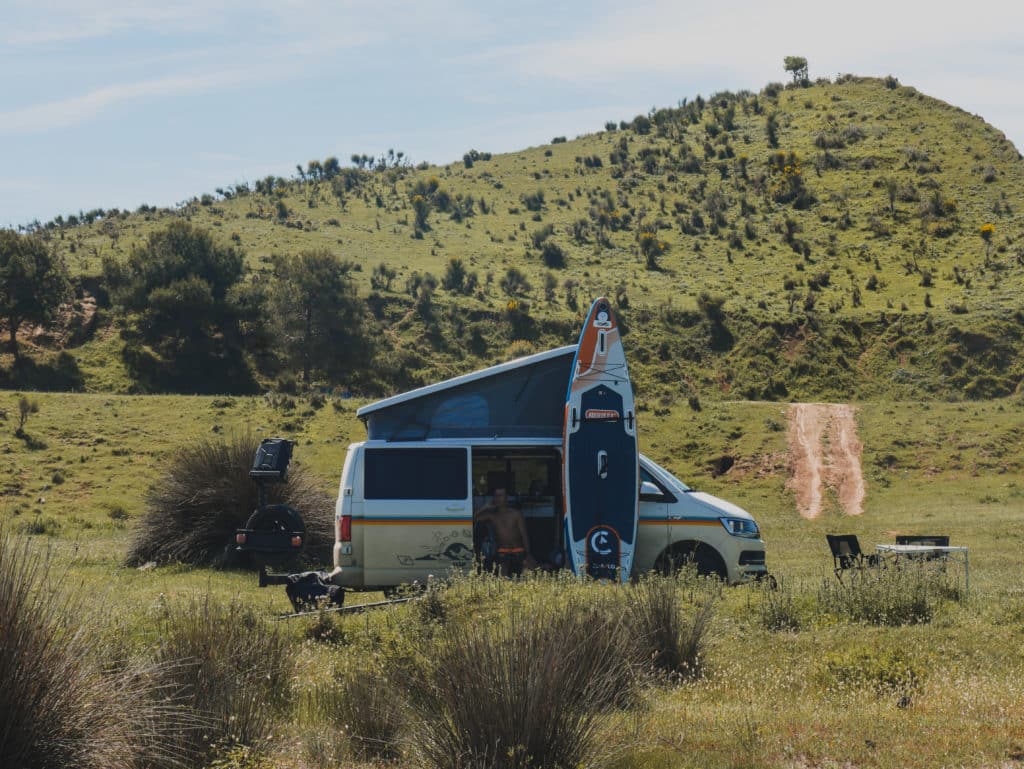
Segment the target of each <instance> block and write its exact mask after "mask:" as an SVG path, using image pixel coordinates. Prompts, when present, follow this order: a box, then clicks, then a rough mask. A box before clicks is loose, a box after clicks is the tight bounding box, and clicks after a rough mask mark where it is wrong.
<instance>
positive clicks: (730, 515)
mask: <svg viewBox="0 0 1024 769" xmlns="http://www.w3.org/2000/svg"><path fill="white" fill-rule="evenodd" d="M575 351H576V347H575V345H573V346H568V347H562V348H558V349H555V350H550V351H547V352H543V353H539V354H537V355H531V356H528V357H526V358H521V359H518V360H515V361H510V362H508V363H504V364H501V365H498V366H493V367H491V368H488V369H483V370H481V371H477V372H473V373H471V374H466V375H465V376H461V377H456V378H454V379H450V380H447V381H445V382H440V383H437V384H433V385H429V386H427V387H423V388H420V389H418V390H413V391H411V392H408V393H403V394H401V395H397V396H394V397H392V398H387V399H385V400H382V401H378V402H377V403H373V404H370V405H368V406H365V407H363V408H362V409H360V410H359V411H358V412H357V415H358V416H359V418H360V419H362V420H363V422H364V423H365V424H366V428H367V440H365V441H362V442H359V443H353V444H352V445H351V446H349V448H348V453H347V455H346V457H345V464H344V468H343V470H342V475H341V483H340V486H339V489H338V501H337V506H336V509H335V544H334V567H335V568H334V571H333V572H332V573H331V574H330V580H331V581H332V582H333V583H334V584H335V585H338V586H340V587H344V588H350V589H364V590H365V589H384V590H388V589H390V588H392V587H394V586H397V585H401V584H409V583H412V582H417V581H418V582H424V581H425V580H427V579H428V578H429V577H430V576H432V575H433V576H443V575H445V574H447V573H450V572H451V571H452V570H453V569H456V570H464V571H465V570H469V569H471V568H473V566H474V564H476V563H477V562H478V561H479V558H480V556H481V553H480V552H479V549H480V547H479V543H478V542H477V543H475V542H474V515H475V513H476V512H477V511H479V510H481V509H482V508H484V507H486V506H487V505H489V504H490V503H491V501H492V499H493V496H494V494H495V492H496V491H499V490H503V491H504V493H505V495H506V496H507V498H508V503H509V505H510V506H512V507H515V508H518V509H519V510H520V511H521V512H522V514H523V518H524V520H525V524H526V531H527V535H528V543H527V544H528V547H529V556H531V561H532V562H535V563H536V564H537V565H538V567H540V568H558V567H560V566H561V565H562V564H563V563H564V549H563V548H564V545H563V542H562V540H563V537H562V536H561V532H562V505H563V498H562V489H561V479H562V470H561V462H562V421H563V416H564V415H563V407H564V403H565V389H566V382H567V381H568V379H569V368H570V366H571V364H572V359H573V356H574V354H575ZM639 499H640V505H639V521H638V524H639V525H638V527H637V541H636V547H635V558H634V567H633V570H634V573H641V572H644V571H649V570H652V569H656V570H662V571H669V570H671V569H673V568H677V567H678V566H681V565H683V564H685V563H688V562H692V563H693V564H695V565H696V567H697V569H698V570H699V571H700V572H702V573H704V574H714V575H717V576H719V577H721V578H722V579H725V580H727V581H729V582H732V583H736V582H744V581H747V580H750V579H759V578H762V577H764V576H766V575H767V570H766V566H765V546H764V542H763V541H762V540H761V536H760V531H759V529H758V526H757V523H756V522H755V521H754V519H753V517H751V515H750V514H749V513H747V512H746V511H745V510H742V509H741V508H739V507H737V506H736V505H733V504H730V503H729V502H726V501H724V500H721V499H718V498H716V497H713V496H711V495H709V494H704V493H701V492H698V491H694V490H693V489H690V488H689V487H687V486H686V484H684V483H683V482H682V481H680V480H679V479H677V478H676V477H674V476H673V475H672V474H671V473H670V472H668V471H667V470H665V469H664V468H662V467H659V466H658V465H657V464H656V463H654V462H653V461H651V460H650V459H649V458H647V457H645V456H643V455H641V456H640V460H639Z"/></svg>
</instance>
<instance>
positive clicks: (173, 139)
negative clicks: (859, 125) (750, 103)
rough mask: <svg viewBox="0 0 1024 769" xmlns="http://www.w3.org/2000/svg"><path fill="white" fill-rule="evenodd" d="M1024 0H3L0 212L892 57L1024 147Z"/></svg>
mask: <svg viewBox="0 0 1024 769" xmlns="http://www.w3.org/2000/svg"><path fill="white" fill-rule="evenodd" d="M1022 29H1024V4H1022V3H1019V2H1013V3H1011V2H997V1H995V0H975V2H972V3H950V2H947V0H933V2H931V3H928V4H924V5H922V4H919V3H908V2H900V1H899V0H886V1H885V2H882V1H880V0H844V2H833V0H819V1H818V2H814V3H811V2H799V3H798V2H792V1H791V0H779V1H777V2H764V0H718V1H717V2H715V3H708V2H704V3H695V2H692V0H633V1H632V2H631V3H629V4H626V3H622V2H606V1H605V0H588V1H587V2H576V1H571V2H557V1H555V2H550V1H549V2H539V1H537V0H517V1H516V2H514V3H507V2H497V1H496V2H486V1H485V2H480V1H479V0H472V1H471V0H436V1H435V0H421V2H416V3H412V2H392V1H391V0H370V1H368V2H363V0H333V2H326V1H325V2H312V1H311V0H310V1H305V0H245V1H244V2H243V1H242V0H175V1H174V2H168V1H167V0H160V1H159V2H156V1H155V0H135V1H129V0H0V227H2V226H16V225H22V224H28V223H30V222H32V221H33V220H39V221H43V222H45V221H47V220H49V219H52V218H53V217H55V216H57V215H58V214H63V215H67V214H70V213H77V212H78V211H80V210H90V209H94V208H104V209H108V208H114V207H117V208H122V209H132V210H134V209H136V208H138V207H139V206H140V205H142V204H148V205H157V206H171V205H175V204H177V203H180V202H183V201H186V200H188V199H190V198H192V197H195V196H198V195H201V194H203V193H205V192H211V193H212V192H213V191H214V190H215V189H216V188H218V187H222V188H223V187H230V186H232V185H234V184H237V183H242V182H249V183H251V182H253V181H254V180H256V179H259V178H262V177H264V176H266V175H268V174H274V175H279V176H292V175H294V174H295V166H296V164H302V165H303V166H305V165H306V163H307V162H308V161H309V160H313V159H316V160H323V159H324V158H327V157H329V156H332V155H333V156H336V157H338V158H339V159H340V160H341V161H342V162H343V164H348V162H349V161H348V158H349V157H350V156H351V155H352V154H354V153H357V154H369V155H375V156H378V155H381V154H382V153H385V152H386V151H387V150H388V149H394V150H395V151H401V152H405V153H406V156H407V157H408V158H410V159H411V161H412V162H414V163H419V162H421V161H428V162H431V163H437V164H442V163H448V162H451V161H454V160H458V159H461V157H462V155H463V154H464V153H465V152H466V151H468V150H470V149H477V150H480V151H487V152H494V153H500V152H511V151H516V150H520V149H524V148H526V147H530V146H536V145H539V144H545V143H547V142H550V141H551V139H552V138H553V137H555V136H567V137H569V138H573V137H575V136H578V135H580V134H585V133H593V132H595V131H598V130H601V128H602V127H603V126H604V124H605V123H606V122H607V121H609V120H614V121H616V122H618V121H619V120H630V119H632V118H633V117H634V116H635V115H637V114H641V113H647V112H649V111H650V110H651V109H652V108H661V107H673V106H676V105H677V104H678V103H679V102H680V101H681V100H682V99H684V98H689V99H692V98H693V97H694V96H696V95H697V94H701V95H704V96H708V95H710V94H712V93H714V92H716V91H725V90H731V91H737V90H742V89H747V90H751V91H758V90H760V89H761V88H762V87H763V86H764V85H765V84H767V83H769V82H772V81H785V80H786V79H788V74H787V73H786V72H785V71H784V69H783V59H784V58H785V57H786V56H789V55H794V56H803V57H805V58H807V60H808V63H809V70H810V76H811V77H812V78H818V77H830V78H835V77H836V76H837V75H839V74H841V73H853V74H856V75H869V76H880V77H881V76H886V75H894V76H896V77H897V78H898V79H899V80H900V82H901V83H902V84H904V85H911V86H914V87H915V88H917V89H918V90H919V91H922V92H923V93H926V94H928V95H929V96H933V97H935V98H938V99H941V100H943V101H946V102H949V103H951V104H954V105H956V106H958V107H961V108H963V109H965V110H967V111H968V112H971V113H974V114H978V115H980V116H982V117H983V118H984V119H985V120H987V121H988V122H989V123H991V124H992V125H994V126H995V127H996V128H997V129H999V130H1000V131H1002V132H1004V133H1005V134H1006V136H1007V138H1009V139H1010V140H1011V141H1012V142H1013V143H1014V144H1015V145H1016V146H1017V148H1018V149H1022V150H1024V35H1022V34H1021V30H1022Z"/></svg>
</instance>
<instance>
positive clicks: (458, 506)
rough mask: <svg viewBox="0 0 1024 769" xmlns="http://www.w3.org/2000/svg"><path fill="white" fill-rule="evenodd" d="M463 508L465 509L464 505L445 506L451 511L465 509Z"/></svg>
mask: <svg viewBox="0 0 1024 769" xmlns="http://www.w3.org/2000/svg"><path fill="white" fill-rule="evenodd" d="M465 509H466V506H465V505H448V507H446V508H445V510H452V511H454V510H465Z"/></svg>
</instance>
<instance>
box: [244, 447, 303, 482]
mask: <svg viewBox="0 0 1024 769" xmlns="http://www.w3.org/2000/svg"><path fill="white" fill-rule="evenodd" d="M293 445H295V444H294V442H293V441H289V440H286V439H284V438H265V439H264V440H263V441H262V442H261V443H260V447H259V448H258V449H257V450H256V458H255V459H254V460H253V463H252V469H251V470H250V471H249V477H250V478H252V479H254V480H257V481H259V480H264V481H270V482H271V483H273V482H279V483H284V482H285V481H287V480H288V464H289V463H290V462H291V461H292V446H293Z"/></svg>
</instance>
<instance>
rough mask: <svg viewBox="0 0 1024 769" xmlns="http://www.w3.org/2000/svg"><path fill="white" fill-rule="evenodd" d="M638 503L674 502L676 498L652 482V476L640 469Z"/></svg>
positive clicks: (658, 484)
mask: <svg viewBox="0 0 1024 769" xmlns="http://www.w3.org/2000/svg"><path fill="white" fill-rule="evenodd" d="M640 501H641V502H675V501H676V498H675V497H674V496H672V494H670V493H669V492H668V491H667V490H666V489H665V487H664V486H662V485H661V484H660V483H658V482H657V481H656V480H654V476H653V475H651V474H650V473H649V472H647V471H646V470H644V468H643V467H641V468H640Z"/></svg>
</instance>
